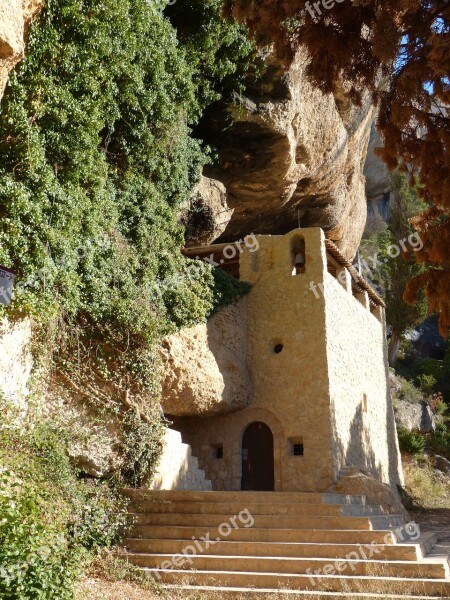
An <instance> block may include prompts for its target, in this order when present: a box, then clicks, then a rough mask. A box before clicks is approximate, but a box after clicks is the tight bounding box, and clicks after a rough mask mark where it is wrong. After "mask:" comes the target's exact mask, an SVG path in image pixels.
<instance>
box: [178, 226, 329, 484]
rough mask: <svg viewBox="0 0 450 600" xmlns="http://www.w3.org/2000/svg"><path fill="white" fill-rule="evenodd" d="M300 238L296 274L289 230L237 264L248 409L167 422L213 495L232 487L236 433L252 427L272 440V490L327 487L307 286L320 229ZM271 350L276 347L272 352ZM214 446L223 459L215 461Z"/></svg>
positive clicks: (316, 346)
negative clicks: (302, 255)
mask: <svg viewBox="0 0 450 600" xmlns="http://www.w3.org/2000/svg"><path fill="white" fill-rule="evenodd" d="M301 233H302V235H303V236H304V239H305V243H306V264H307V266H306V273H305V274H303V275H299V276H293V275H292V257H291V240H292V238H294V237H295V236H296V235H297V232H292V234H288V235H286V236H283V237H281V236H275V237H270V236H260V237H258V241H259V243H260V248H259V250H258V252H256V253H254V254H251V253H250V252H246V253H245V254H244V255H243V256H242V258H241V266H240V270H241V279H243V280H245V281H250V282H251V283H253V284H254V286H253V288H252V290H251V291H250V293H249V295H248V300H247V310H248V314H247V323H248V325H247V327H248V354H247V356H248V358H247V364H248V368H249V371H250V376H251V381H252V388H253V392H252V402H251V405H250V406H249V407H247V408H245V409H244V410H241V411H238V412H236V413H233V414H232V415H229V416H226V415H224V416H220V417H214V418H209V419H198V418H197V419H187V420H186V419H179V420H177V421H176V422H175V427H176V428H177V429H180V431H181V432H182V434H183V439H184V440H185V441H187V442H188V443H189V444H190V445H191V446H192V448H193V452H194V454H195V455H196V456H198V457H199V462H200V466H201V467H202V468H203V469H205V470H206V473H207V477H209V478H210V479H212V482H213V487H214V489H240V477H241V451H240V449H241V441H242V435H243V432H244V431H245V429H246V427H247V426H248V425H249V424H250V423H252V422H255V421H263V422H265V423H266V424H267V425H268V426H269V427H270V428H271V430H272V433H273V434H274V459H275V489H276V490H286V491H290V490H306V491H314V490H323V489H325V488H326V486H327V485H329V484H330V482H331V481H332V473H333V466H332V456H331V416H330V409H329V389H328V376H327V358H326V338H325V300H324V298H323V297H320V298H319V299H317V300H316V299H315V297H314V295H313V293H312V292H311V290H310V282H311V281H315V282H316V283H317V284H320V283H321V282H323V275H324V269H325V268H326V256H325V248H324V243H323V239H324V236H323V232H322V231H321V230H320V229H306V230H301ZM277 344H280V345H282V346H283V350H282V351H281V352H280V353H278V354H277V353H275V351H274V348H275V346H276V345H277ZM294 443H303V445H304V455H303V456H294V454H293V444H294ZM217 447H223V458H216V455H215V449H216V448H217Z"/></svg>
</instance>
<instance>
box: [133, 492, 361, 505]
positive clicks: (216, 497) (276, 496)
mask: <svg viewBox="0 0 450 600" xmlns="http://www.w3.org/2000/svg"><path fill="white" fill-rule="evenodd" d="M123 493H124V494H125V495H126V496H128V497H129V498H131V499H133V500H150V501H152V500H156V501H158V502H161V501H176V502H185V501H186V502H202V503H203V502H226V503H230V502H238V503H239V504H241V506H242V505H245V504H246V503H249V502H256V503H259V502H270V503H271V504H277V503H281V504H286V503H295V504H300V503H304V504H366V498H365V496H346V495H344V494H319V493H313V492H217V491H215V492H212V491H206V492H202V491H180V490H146V489H142V488H140V489H133V488H126V489H124V490H123Z"/></svg>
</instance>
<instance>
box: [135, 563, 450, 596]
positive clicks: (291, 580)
mask: <svg viewBox="0 0 450 600" xmlns="http://www.w3.org/2000/svg"><path fill="white" fill-rule="evenodd" d="M142 571H143V572H144V573H146V574H147V575H149V576H150V577H152V578H153V579H155V580H156V581H157V582H160V583H161V584H177V585H184V586H186V585H196V586H213V587H214V588H216V589H217V587H233V588H236V587H244V588H252V587H253V588H257V589H258V588H263V589H268V588H271V589H278V590H284V589H292V590H312V591H317V592H319V591H320V592H325V591H326V592H338V593H341V592H348V593H351V592H355V593H358V594H361V593H362V592H364V593H366V594H369V597H372V596H370V594H373V593H375V594H386V595H388V596H389V597H392V595H393V594H403V595H407V597H411V596H417V595H419V596H429V595H432V596H437V597H444V598H448V597H449V595H450V581H449V580H448V579H423V578H402V577H386V576H382V575H381V576H377V577H373V576H349V575H321V576H316V575H306V574H295V575H293V574H283V573H262V572H232V571H223V570H221V571H186V570H182V569H179V570H174V569H166V570H161V569H159V570H158V569H151V568H150V569H149V568H144V569H142ZM253 591H254V590H253Z"/></svg>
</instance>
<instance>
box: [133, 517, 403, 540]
mask: <svg viewBox="0 0 450 600" xmlns="http://www.w3.org/2000/svg"><path fill="white" fill-rule="evenodd" d="M139 517H140V518H141V519H144V520H145V518H144V517H143V516H142V515H139ZM208 533H211V532H209V531H207V530H205V528H204V527H195V526H168V525H140V526H137V527H134V529H133V536H134V537H137V538H141V539H156V540H164V539H174V540H192V539H200V538H201V537H204V536H205V535H206V534H208ZM215 533H216V537H217V529H216V530H215ZM213 539H215V538H213ZM227 541H228V542H230V541H242V542H287V543H305V542H306V543H308V542H316V543H324V544H325V543H326V544H340V543H343V544H371V543H372V542H373V543H375V544H390V543H392V544H395V543H396V541H397V540H396V538H395V535H394V533H393V532H392V531H389V530H387V529H386V530H379V531H370V530H369V531H367V530H353V529H336V530H326V529H281V528H280V529H278V528H276V529H262V528H257V527H252V528H248V529H246V528H244V529H233V530H232V531H231V532H230V534H229V535H228V536H227Z"/></svg>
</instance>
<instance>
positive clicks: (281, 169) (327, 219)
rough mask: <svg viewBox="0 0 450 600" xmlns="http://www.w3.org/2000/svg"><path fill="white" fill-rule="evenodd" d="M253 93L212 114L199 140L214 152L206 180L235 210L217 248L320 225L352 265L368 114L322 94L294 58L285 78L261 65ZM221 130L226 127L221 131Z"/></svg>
mask: <svg viewBox="0 0 450 600" xmlns="http://www.w3.org/2000/svg"><path fill="white" fill-rule="evenodd" d="M266 63H267V65H268V67H267V71H266V73H265V75H264V76H263V78H262V80H261V81H259V82H258V84H257V87H255V88H254V89H250V90H249V91H248V92H247V95H246V96H239V98H236V102H235V103H234V104H231V105H230V104H221V105H216V106H215V107H213V108H212V109H211V110H210V111H209V114H207V115H206V120H205V127H204V130H202V131H201V135H202V136H203V137H205V138H206V139H207V141H209V142H211V143H212V144H213V145H215V146H216V147H217V148H218V153H219V164H218V165H214V166H212V167H210V168H209V169H208V170H207V173H206V174H207V175H208V176H210V177H213V178H215V179H218V180H219V181H221V182H222V183H223V184H224V185H225V187H226V189H227V195H228V204H229V206H230V207H231V208H234V213H233V216H232V218H231V221H230V223H229V225H228V227H227V228H226V230H225V232H224V234H223V235H222V236H221V240H220V241H224V242H225V241H232V240H234V239H238V237H242V236H243V235H246V234H249V233H259V234H283V233H286V232H288V231H290V230H292V229H294V228H295V227H297V226H298V219H299V218H300V221H301V225H302V226H304V227H313V226H319V227H322V228H324V229H325V230H326V231H328V233H329V237H330V238H331V239H333V240H335V241H336V242H337V243H338V245H339V246H340V248H341V250H342V251H343V252H344V254H345V255H346V256H347V257H349V258H352V257H353V256H354V254H355V252H356V250H357V248H358V246H359V243H360V239H361V235H362V232H363V229H364V225H365V221H366V200H365V190H364V185H365V182H364V177H363V173H362V169H363V165H364V161H365V158H366V151H367V144H368V141H369V135H370V129H371V125H372V122H373V119H374V109H373V106H372V104H371V101H370V98H369V97H367V98H365V99H364V102H363V105H362V106H361V107H359V108H356V107H354V106H353V105H351V104H349V103H348V102H347V101H346V100H345V99H344V96H342V98H337V97H334V96H333V95H332V94H323V93H322V92H321V91H319V90H318V89H316V88H315V87H313V86H312V85H311V84H310V83H309V81H308V80H307V78H306V69H307V66H308V63H307V60H306V58H305V56H304V55H303V54H302V53H299V54H298V56H297V58H296V59H295V61H294V62H293V64H292V65H291V67H290V68H289V70H288V71H283V70H282V69H281V68H280V67H279V66H277V65H276V64H271V59H270V57H269V58H266ZM224 123H226V125H224Z"/></svg>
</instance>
